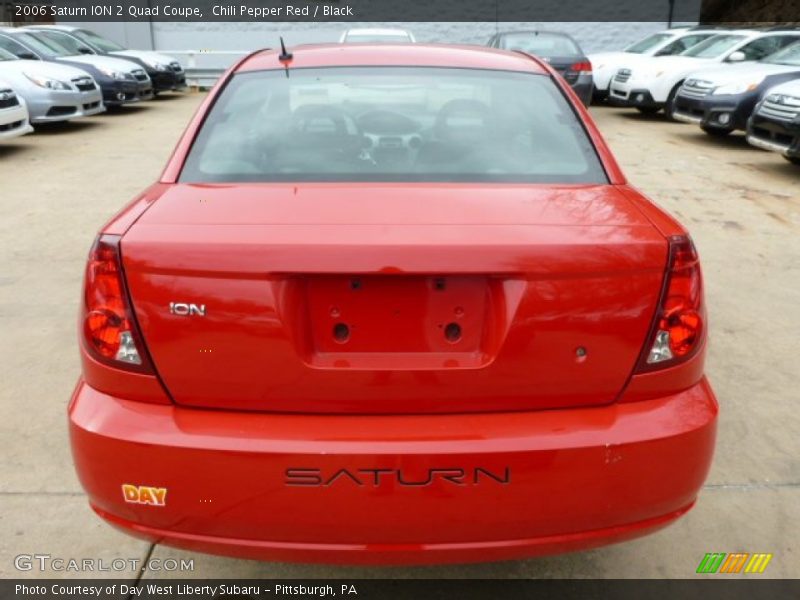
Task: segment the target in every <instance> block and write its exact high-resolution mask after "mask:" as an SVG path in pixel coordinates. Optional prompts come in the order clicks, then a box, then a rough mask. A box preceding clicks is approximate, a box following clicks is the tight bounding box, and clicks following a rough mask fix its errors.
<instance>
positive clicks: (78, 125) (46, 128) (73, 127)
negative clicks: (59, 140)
mask: <svg viewBox="0 0 800 600" xmlns="http://www.w3.org/2000/svg"><path fill="white" fill-rule="evenodd" d="M97 127H102V123H100V122H99V121H95V120H89V119H88V118H82V119H80V120H78V119H76V120H73V121H56V122H55V123H37V124H36V125H34V126H33V128H34V133H33V135H69V134H73V133H82V132H84V131H90V130H92V129H95V128H97Z"/></svg>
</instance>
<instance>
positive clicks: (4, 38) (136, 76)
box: [0, 27, 153, 106]
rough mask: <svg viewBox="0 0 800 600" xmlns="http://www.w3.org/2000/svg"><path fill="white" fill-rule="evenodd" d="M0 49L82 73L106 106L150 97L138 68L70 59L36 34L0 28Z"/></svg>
mask: <svg viewBox="0 0 800 600" xmlns="http://www.w3.org/2000/svg"><path fill="white" fill-rule="evenodd" d="M0 48H3V49H4V50H7V51H8V52H11V53H12V54H14V55H16V56H17V57H19V58H22V59H25V60H31V61H33V60H42V61H50V62H54V63H57V64H64V65H69V66H72V67H76V68H79V69H81V70H83V71H86V72H87V73H88V74H89V75H91V76H92V78H93V79H94V80H95V81H96V82H97V84H98V85H99V86H100V90H101V91H102V94H103V102H104V104H105V105H106V106H119V105H122V104H127V103H130V102H138V101H140V100H149V99H150V98H152V97H153V84H152V82H151V81H150V78H149V77H148V76H147V73H145V71H144V69H142V68H141V67H140V66H139V65H137V64H135V63H132V62H130V61H128V60H123V59H120V58H112V57H110V56H94V55H88V56H87V55H83V54H79V55H73V54H71V53H70V51H69V50H67V49H66V48H64V47H63V46H61V45H60V44H58V43H57V42H54V41H53V40H52V39H48V38H46V37H44V36H43V35H42V33H41V32H38V31H28V30H22V29H12V28H9V27H0Z"/></svg>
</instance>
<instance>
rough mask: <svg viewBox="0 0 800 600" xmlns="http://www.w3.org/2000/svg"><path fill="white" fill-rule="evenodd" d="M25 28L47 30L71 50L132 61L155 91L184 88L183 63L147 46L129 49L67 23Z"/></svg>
mask: <svg viewBox="0 0 800 600" xmlns="http://www.w3.org/2000/svg"><path fill="white" fill-rule="evenodd" d="M25 29H32V30H38V31H42V32H44V33H50V34H51V36H52V39H54V40H55V41H56V42H58V43H59V44H61V45H62V46H64V47H65V48H67V49H68V50H70V51H71V52H72V53H73V54H102V55H107V56H116V57H117V58H123V59H125V60H130V61H133V62H135V63H137V64H139V65H141V66H142V68H144V70H145V71H146V72H147V75H148V76H149V77H150V80H151V81H152V82H153V91H154V92H155V93H158V92H166V91H177V90H182V89H185V88H186V73H185V72H184V70H183V67H182V66H181V64H180V63H179V62H178V61H177V60H175V59H174V58H172V57H171V56H167V55H166V54H161V53H159V52H152V51H149V50H130V49H128V48H124V47H123V46H120V45H119V44H117V43H116V42H113V41H111V40H109V39H108V38H105V37H103V36H101V35H99V34H97V33H95V32H93V31H89V30H88V29H82V28H80V27H73V26H70V25H31V26H28V27H26V28H25Z"/></svg>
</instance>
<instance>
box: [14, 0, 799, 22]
mask: <svg viewBox="0 0 800 600" xmlns="http://www.w3.org/2000/svg"><path fill="white" fill-rule="evenodd" d="M707 2H711V0H200V1H189V0H42V1H36V0H17V1H14V0H0V7H2V13H3V14H2V15H0V20H2V21H6V22H14V23H24V22H30V21H56V22H61V23H66V22H87V21H129V22H136V21H142V22H148V21H183V22H204V21H206V22H207V21H248V22H257V21H295V22H297V21H310V22H315V21H316V22H325V21H361V22H363V21H379V22H387V21H417V22H423V21H455V22H457V21H460V22H467V21H492V22H494V21H529V22H548V21H649V22H663V23H667V22H671V23H677V22H689V23H694V22H697V21H698V20H699V19H700V16H701V11H702V9H703V6H704V4H705V3H707ZM748 3H752V4H753V9H752V10H751V11H749V12H748V10H747V8H746V7H743V6H742V5H743V4H748ZM729 4H731V5H732V4H733V3H729ZM772 4H775V5H776V6H778V5H780V10H779V11H778V12H779V13H780V15H781V16H780V20H791V19H792V14H791V13H800V3H796V2H790V3H787V2H784V1H783V0H744V1H743V2H739V3H737V5H736V6H735V7H733V6H730V11H729V10H728V5H727V4H726V3H724V2H720V1H719V0H717V1H716V2H715V3H713V5H712V4H710V5H709V7H710V8H709V9H708V10H709V11H710V14H712V16H713V18H714V20H716V21H718V22H723V21H727V20H734V19H736V20H739V21H741V20H742V18H741V15H742V12H743V11H744V12H745V13H747V14H751V17H750V20H753V21H758V20H759V19H760V17H759V15H760V14H762V13H764V9H765V6H766V7H769V6H771V5H772ZM733 10H735V11H736V14H735V15H734V14H733V12H732V11H733ZM776 11H777V8H776ZM729 12H730V13H731V17H730V19H729V18H728V13H729ZM764 14H772V13H769V12H767V13H764ZM776 14H777V13H776Z"/></svg>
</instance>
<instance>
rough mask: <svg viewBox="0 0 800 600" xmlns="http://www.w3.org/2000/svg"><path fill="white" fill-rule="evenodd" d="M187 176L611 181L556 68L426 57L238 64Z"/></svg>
mask: <svg viewBox="0 0 800 600" xmlns="http://www.w3.org/2000/svg"><path fill="white" fill-rule="evenodd" d="M180 179H181V181H183V182H197V183H200V182H248V181H256V182H265V181H498V182H505V181H507V182H512V181H520V182H562V183H606V182H607V178H606V176H605V173H604V171H603V168H602V166H601V164H600V161H599V159H598V157H597V154H596V152H595V149H594V147H593V146H592V144H591V142H590V140H589V139H588V137H587V134H586V132H585V131H584V129H583V127H582V126H581V123H580V122H579V120H578V118H577V117H576V115H575V113H574V112H573V110H572V108H571V106H570V105H569V103H568V102H567V101H566V99H565V98H564V96H563V95H562V94H561V92H560V90H559V89H558V88H557V87H556V85H555V84H554V83H553V81H552V80H551V79H550V78H549V77H548V76H545V75H537V74H529V73H517V72H507V71H490V70H477V69H447V68H416V67H415V68H408V67H346V68H345V67H337V68H323V69H289V70H288V72H285V71H284V70H282V69H281V70H274V71H273V70H270V71H258V72H247V73H239V74H237V75H235V76H234V77H233V78H232V79H231V81H230V82H229V83H228V84H227V86H226V87H225V89H224V90H223V91H222V93H221V95H220V97H219V98H218V100H217V101H216V103H215V104H214V106H213V108H212V109H211V111H210V113H209V114H208V116H207V118H206V120H205V123H204V124H203V127H202V129H201V130H200V132H199V134H198V136H197V138H196V140H195V142H194V145H193V146H192V148H191V150H190V152H189V155H188V157H187V159H186V163H185V164H184V168H183V171H182V173H181V177H180Z"/></svg>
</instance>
